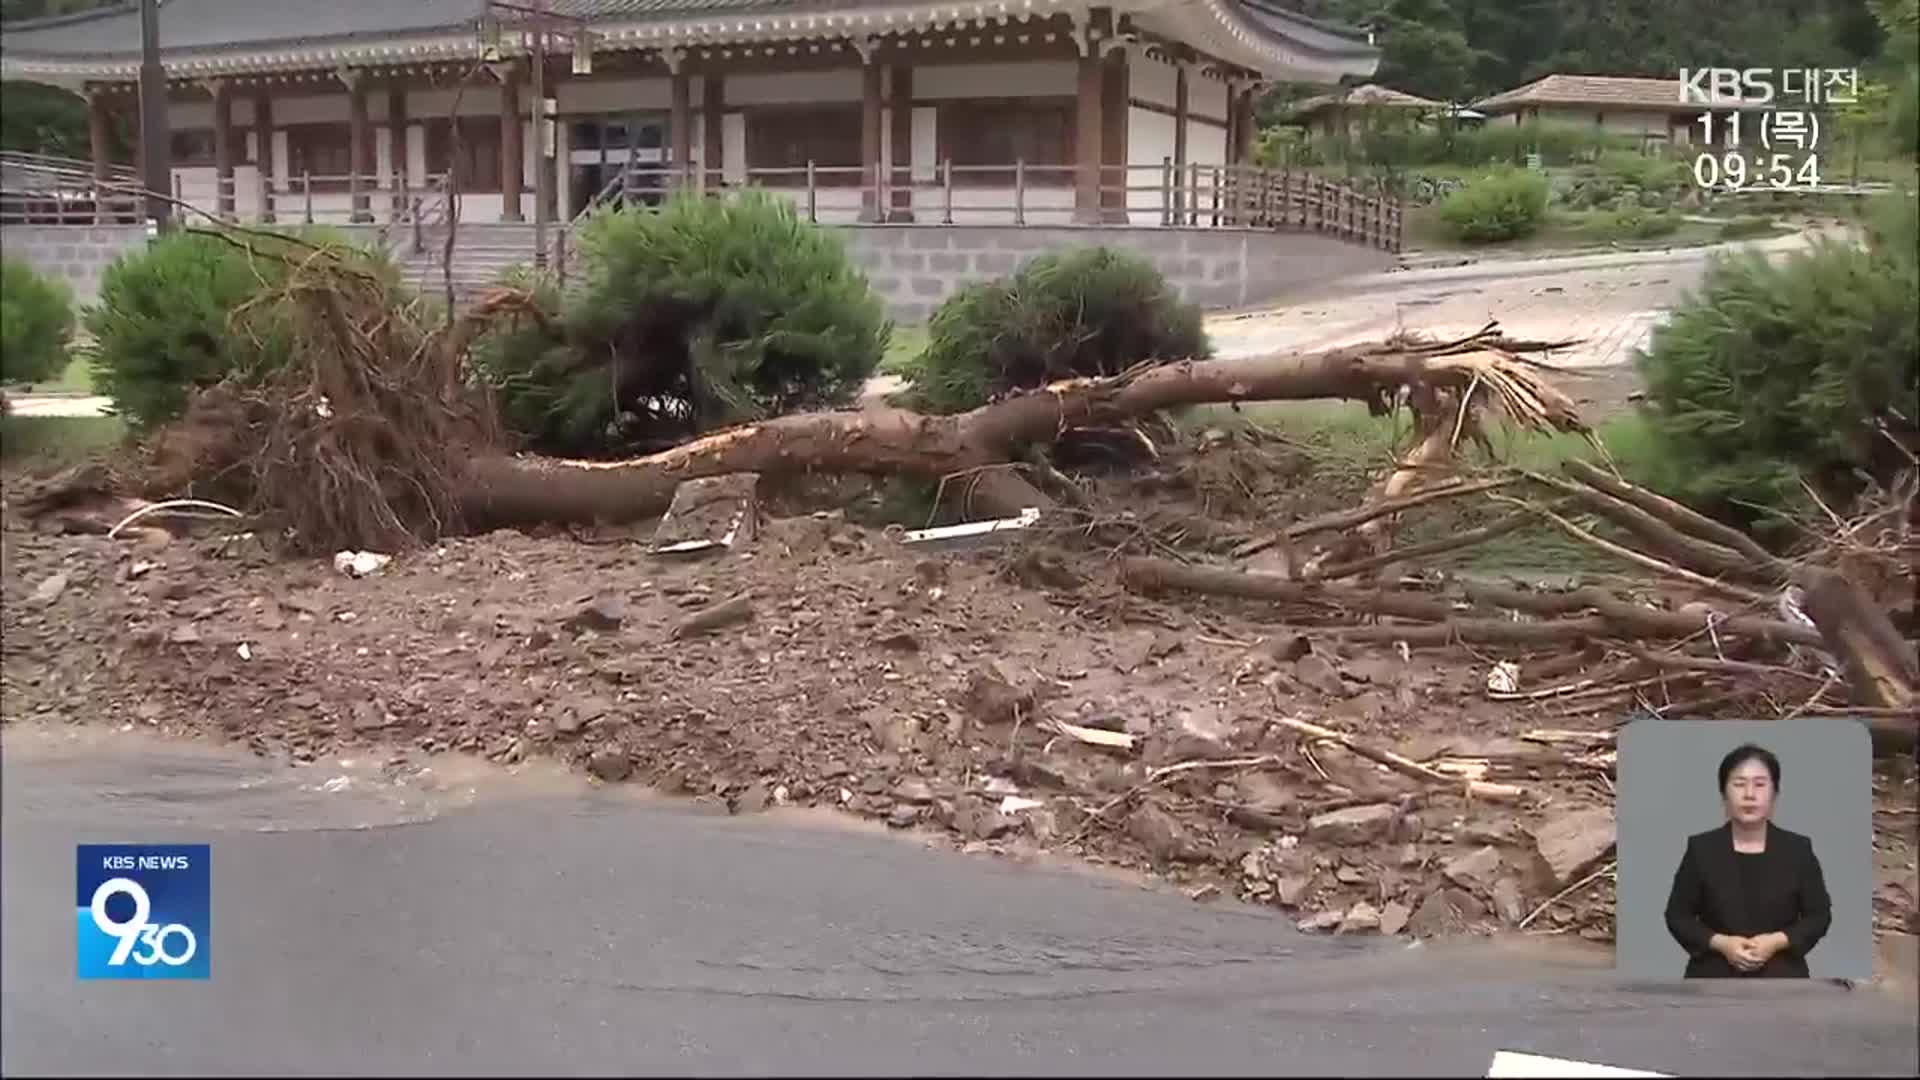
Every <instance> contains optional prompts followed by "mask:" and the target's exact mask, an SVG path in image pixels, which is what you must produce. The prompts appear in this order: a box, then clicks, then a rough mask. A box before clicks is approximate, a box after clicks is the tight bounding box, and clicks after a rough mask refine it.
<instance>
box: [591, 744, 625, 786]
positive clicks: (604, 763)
mask: <svg viewBox="0 0 1920 1080" xmlns="http://www.w3.org/2000/svg"><path fill="white" fill-rule="evenodd" d="M587 771H588V772H590V773H592V774H593V775H595V776H597V777H599V778H600V779H602V780H605V781H607V782H609V783H617V782H619V781H621V780H625V779H626V778H627V777H629V776H631V775H633V760H632V759H631V758H629V757H627V754H626V751H624V750H613V749H606V750H595V751H594V752H593V755H592V756H591V757H589V758H587Z"/></svg>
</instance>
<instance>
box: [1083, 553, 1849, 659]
mask: <svg viewBox="0 0 1920 1080" xmlns="http://www.w3.org/2000/svg"><path fill="white" fill-rule="evenodd" d="M1120 572H1121V579H1122V580H1123V581H1124V582H1125V583H1126V585H1127V587H1128V588H1130V589H1135V590H1138V591H1141V592H1155V591H1160V590H1166V589H1181V590H1186V591H1190V592H1199V593H1209V594H1212V595H1216V596H1239V597H1245V598H1248V599H1258V600H1272V601H1278V602H1281V603H1291V604H1318V605H1323V606H1331V607H1340V608H1344V609H1346V610H1349V611H1363V612H1369V613H1372V614H1377V615H1393V616H1399V617H1402V618H1414V619H1424V620H1427V621H1430V622H1444V621H1448V620H1454V621H1455V625H1456V627H1462V626H1464V627H1471V628H1472V630H1473V631H1476V632H1478V631H1482V630H1484V631H1485V632H1487V633H1490V634H1498V635H1499V638H1498V640H1500V641H1504V642H1519V643H1526V642H1537V643H1541V644H1546V643H1551V642H1560V641H1569V640H1577V639H1578V638H1579V637H1581V636H1591V627H1592V626H1593V625H1594V624H1593V623H1589V622H1586V621H1585V620H1567V621H1566V622H1564V623H1561V624H1558V625H1556V624H1553V623H1535V624H1527V623H1507V624H1506V625H1507V626H1509V627H1512V628H1514V631H1513V632H1512V633H1509V632H1508V631H1507V630H1504V629H1501V630H1495V629H1493V628H1492V627H1491V626H1485V627H1483V626H1481V625H1479V623H1480V622H1483V621H1486V620H1471V619H1462V618H1461V616H1464V615H1470V614H1471V611H1472V606H1473V605H1468V604H1457V603H1455V602H1454V601H1451V600H1447V599H1445V598H1442V597H1434V596H1426V595H1417V594H1411V593H1405V592H1399V591H1395V590H1391V589H1360V588H1354V587H1351V586H1340V585H1328V584H1323V583H1319V582H1302V581H1289V580H1287V579H1285V578H1279V577H1274V576H1272V575H1263V574H1249V573H1246V572H1244V571H1240V570H1230V569H1225V568H1220V567H1204V566H1189V565H1184V564H1182V563H1177V562H1172V561H1169V560H1166V559H1154V558H1146V557H1135V558H1129V559H1126V560H1123V561H1122V563H1121V570H1120ZM1469 595H1470V596H1472V597H1475V598H1477V599H1480V600H1483V601H1484V600H1493V599H1495V598H1499V597H1504V598H1506V599H1507V600H1509V601H1513V602H1512V603H1510V604H1507V605H1504V606H1513V607H1520V608H1523V609H1530V610H1546V611H1550V612H1552V613H1556V614H1559V613H1571V612H1574V611H1579V610H1583V609H1586V608H1592V609H1593V610H1595V611H1597V612H1598V613H1599V616H1600V622H1601V623H1603V624H1604V625H1605V626H1606V627H1607V628H1608V629H1609V630H1610V631H1611V634H1612V636H1616V637H1635V638H1657V639H1669V638H1685V637H1692V636H1694V635H1697V634H1704V633H1706V632H1707V628H1708V621H1707V619H1706V618H1704V617H1702V616H1697V615H1693V614H1688V613H1686V612H1679V611H1659V610H1655V609H1653V608H1646V607H1641V606H1640V605H1638V604H1633V603H1630V602H1628V601H1626V600H1622V599H1620V598H1619V597H1616V596H1613V595H1611V594H1608V593H1606V592H1604V591H1602V590H1600V589H1591V588H1589V589H1581V590H1578V591H1576V592H1572V593H1536V594H1527V593H1520V592H1518V591H1517V590H1502V589H1499V588H1497V587H1494V588H1488V587H1485V586H1482V587H1478V588H1476V589H1475V590H1474V591H1473V592H1471V593H1470V594H1469ZM1712 625H1713V627H1714V629H1715V631H1716V632H1718V633H1724V634H1728V635H1731V636H1734V637H1747V638H1754V639H1757V640H1760V641H1765V642H1769V643H1793V644H1798V645H1819V644H1821V638H1820V634H1819V632H1818V631H1816V630H1812V629H1809V628H1807V627H1803V626H1794V625H1792V624H1790V623H1785V622H1780V621H1778V620H1775V619H1759V618H1753V617H1751V616H1742V615H1736V616H1731V617H1725V618H1722V617H1715V618H1714V619H1713V622H1712ZM1543 627H1553V628H1552V629H1547V630H1544V631H1543V632H1541V633H1538V634H1529V633H1524V632H1521V631H1527V630H1538V629H1540V628H1543ZM1402 629H1413V628H1402V627H1382V628H1380V630H1381V631H1382V632H1383V633H1384V631H1386V630H1396V631H1397V630H1402ZM1349 632H1350V631H1349ZM1400 636H1404V635H1400ZM1427 636H1430V637H1437V639H1438V640H1437V641H1436V642H1435V643H1445V642H1447V641H1450V640H1472V639H1471V638H1465V637H1462V638H1457V639H1456V638H1448V637H1446V636H1445V635H1444V634H1440V635H1427ZM1388 640H1398V638H1397V637H1395V638H1389V639H1388ZM1485 640H1490V641H1491V640H1493V639H1492V638H1488V639H1485ZM1412 643H1413V642H1412V641H1411V640H1409V644H1412Z"/></svg>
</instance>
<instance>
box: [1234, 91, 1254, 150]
mask: <svg viewBox="0 0 1920 1080" xmlns="http://www.w3.org/2000/svg"><path fill="white" fill-rule="evenodd" d="M1254 94H1255V88H1254V87H1251V86H1249V87H1247V88H1246V89H1244V90H1240V91H1238V92H1236V93H1235V94H1234V96H1233V99H1232V100H1231V101H1229V102H1228V104H1229V105H1230V106H1231V107H1232V109H1233V159H1232V160H1233V163H1234V164H1235V165H1248V164H1251V163H1252V162H1253V129H1254V118H1253V103H1254Z"/></svg>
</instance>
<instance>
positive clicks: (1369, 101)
mask: <svg viewBox="0 0 1920 1080" xmlns="http://www.w3.org/2000/svg"><path fill="white" fill-rule="evenodd" d="M1448 110H1449V106H1448V105H1447V103H1446V102H1444V101H1433V100H1431V99H1429V98H1423V97H1421V96H1419V95H1418V94H1409V93H1406V92H1405V91H1402V90H1395V89H1393V88H1392V87H1390V86H1380V85H1377V84H1375V83H1366V84H1364V85H1361V86H1355V87H1350V88H1348V89H1346V90H1342V91H1339V92H1338V93H1332V94H1317V95H1315V96H1313V97H1310V98H1307V99H1306V100H1305V101H1302V102H1300V103H1299V104H1298V105H1295V106H1294V107H1293V110H1292V111H1291V112H1290V113H1289V114H1288V116H1287V122H1288V123H1290V124H1294V125H1296V126H1299V127H1303V128H1305V129H1307V131H1308V132H1309V133H1311V134H1313V135H1319V136H1324V137H1326V138H1351V137H1354V136H1356V135H1358V134H1359V133H1360V131H1361V129H1363V128H1364V127H1365V126H1366V123H1367V121H1368V119H1369V118H1371V117H1374V116H1381V115H1386V116H1395V117H1405V118H1406V119H1407V121H1408V122H1409V123H1411V122H1416V121H1418V120H1420V119H1422V118H1425V117H1428V116H1433V115H1437V114H1441V113H1445V112H1447V111H1448Z"/></svg>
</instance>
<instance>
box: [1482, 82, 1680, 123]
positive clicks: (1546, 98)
mask: <svg viewBox="0 0 1920 1080" xmlns="http://www.w3.org/2000/svg"><path fill="white" fill-rule="evenodd" d="M1541 105H1548V106H1552V105H1576V106H1583V107H1590V108H1596V109H1605V108H1615V109H1645V110H1648V111H1656V110H1666V111H1673V112H1679V111H1682V110H1685V111H1698V110H1699V108H1700V106H1699V105H1698V104H1687V103H1685V102H1682V101H1681V100H1680V80H1679V78H1678V77H1675V78H1670V79H1648V78H1643V77H1640V76H1630V75H1548V76H1546V77H1545V78H1541V79H1535V80H1534V81H1532V82H1530V83H1527V84H1526V85H1525V86H1517V87H1515V88H1513V89H1512V90H1508V91H1505V92H1503V93H1499V94H1495V95H1493V96H1492V97H1489V98H1486V99H1484V100H1482V101H1477V102H1475V103H1474V105H1473V107H1474V108H1475V109H1478V110H1479V111H1481V112H1484V113H1496V114H1497V113H1508V112H1513V111H1514V110H1516V109H1523V108H1531V107H1535V106H1541ZM1716 107H1718V106H1716Z"/></svg>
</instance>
